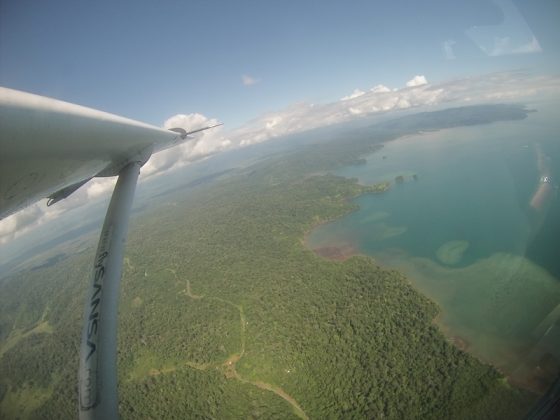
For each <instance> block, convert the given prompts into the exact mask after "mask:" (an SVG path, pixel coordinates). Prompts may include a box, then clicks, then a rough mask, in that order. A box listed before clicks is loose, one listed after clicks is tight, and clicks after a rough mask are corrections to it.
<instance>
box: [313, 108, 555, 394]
mask: <svg viewBox="0 0 560 420" xmlns="http://www.w3.org/2000/svg"><path fill="white" fill-rule="evenodd" d="M553 116H554V113H553V111H552V110H551V111H550V113H549V114H547V113H546V112H541V113H539V112H537V113H532V114H530V115H529V118H528V119H526V120H524V121H515V122H500V123H494V124H490V125H484V126H476V127H461V128H454V129H447V130H441V131H437V132H428V133H422V134H418V135H413V136H408V137H404V138H400V139H397V140H395V141H392V142H389V143H387V144H385V145H384V147H383V148H382V149H381V150H380V151H378V152H376V153H374V154H372V155H370V156H368V157H367V163H366V164H364V165H356V166H350V167H346V168H343V169H341V170H339V171H337V172H336V173H337V174H338V175H341V176H345V177H349V178H357V179H358V180H359V182H360V183H363V184H373V183H376V182H382V181H391V182H392V188H391V189H390V190H389V191H387V192H385V193H383V194H377V195H375V194H371V195H365V196H361V197H359V198H357V199H356V200H355V201H356V203H357V204H359V210H357V211H355V212H353V213H350V214H348V215H346V216H344V217H342V218H340V219H338V220H335V221H333V222H331V223H328V224H325V225H323V226H320V227H319V228H317V229H316V230H314V231H313V232H312V233H311V235H310V236H309V238H308V245H309V246H310V247H311V248H313V249H318V248H322V247H333V246H334V247H337V246H338V247H341V248H345V249H348V246H349V245H350V247H351V248H353V249H357V250H358V251H359V252H361V253H363V254H366V255H370V256H372V257H373V258H374V259H376V260H377V261H379V262H380V263H382V264H384V265H389V266H391V267H395V268H397V269H399V270H401V271H404V272H405V273H406V274H407V275H408V277H409V279H410V280H411V282H412V284H413V285H414V286H415V287H417V288H418V289H419V290H420V291H421V292H422V293H424V294H425V295H427V296H428V297H430V298H431V299H432V300H434V301H435V302H436V303H437V304H438V305H439V306H440V308H441V315H440V317H439V318H438V324H439V325H440V327H441V328H442V331H443V332H444V333H445V334H446V335H447V336H448V337H449V338H450V340H451V341H454V342H461V343H463V344H462V347H463V348H464V349H467V350H468V351H470V352H472V353H473V354H475V355H476V356H477V357H479V358H480V359H482V360H484V361H487V362H490V363H492V364H494V365H496V366H498V367H499V368H500V369H502V371H503V372H505V373H506V374H507V375H508V376H509V377H510V379H512V380H513V381H516V382H518V383H520V384H522V385H523V386H526V387H528V388H530V389H534V390H541V391H542V389H543V388H542V386H543V384H544V383H547V381H550V380H551V378H552V377H553V375H554V374H555V372H545V373H543V370H542V369H540V368H537V366H539V363H540V360H541V359H542V358H543V357H545V356H546V357H552V358H554V359H556V360H557V361H558V362H559V363H560V343H556V342H552V341H551V338H550V337H552V335H553V334H549V333H550V331H551V328H552V327H553V326H554V325H555V323H557V324H558V326H560V323H558V319H559V318H560V282H559V281H558V279H557V273H558V272H560V267H559V266H558V264H559V263H558V260H559V259H558V250H559V249H560V248H559V247H558V245H559V242H560V241H559V239H560V235H555V234H550V232H555V229H558V231H560V229H559V227H560V220H559V216H560V212H559V211H558V209H559V208H560V205H559V200H558V197H557V193H556V192H555V190H554V188H552V186H550V190H549V191H548V195H547V199H546V200H545V201H544V205H542V206H540V207H538V208H537V209H535V208H533V207H534V206H533V207H532V206H531V205H530V203H531V200H533V199H534V195H535V193H536V191H538V188H539V185H541V184H539V180H540V178H541V176H542V174H543V173H544V172H543V167H545V168H546V171H547V173H548V174H551V175H552V179H557V175H556V174H560V171H559V170H558V169H559V167H560V149H559V147H558V143H559V142H558V141H557V137H556V133H558V132H560V125H559V124H558V123H557V122H556V121H555V119H554V118H552V117H553ZM398 176H402V177H403V178H404V182H402V183H399V182H396V181H395V178H396V177H398ZM554 328H560V327H554ZM459 339H460V340H459ZM551 349H554V350H551ZM528 354H531V355H532V356H531V357H528Z"/></svg>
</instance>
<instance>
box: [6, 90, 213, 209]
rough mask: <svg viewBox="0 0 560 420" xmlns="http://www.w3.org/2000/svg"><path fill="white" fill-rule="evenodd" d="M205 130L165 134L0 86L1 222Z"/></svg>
mask: <svg viewBox="0 0 560 420" xmlns="http://www.w3.org/2000/svg"><path fill="white" fill-rule="evenodd" d="M207 128H211V127H204V128H202V129H198V130H194V131H192V132H186V131H185V130H183V129H180V128H178V129H173V130H165V129H162V128H159V127H155V126H152V125H149V124H144V123H142V122H138V121H134V120H131V119H128V118H123V117H119V116H116V115H112V114H109V113H106V112H102V111H97V110H94V109H90V108H86V107H83V106H79V105H74V104H70V103H67V102H63V101H59V100H55V99H51V98H45V97H42V96H38V95H33V94H30V93H25V92H20V91H16V90H12V89H7V88H2V87H0V219H2V218H4V217H6V216H8V215H10V214H12V213H14V212H16V211H17V210H19V209H21V208H23V207H25V206H27V205H29V204H32V203H33V202H35V201H37V200H40V199H42V198H47V197H50V198H51V199H50V200H49V204H53V203H54V202H56V201H58V200H60V199H62V198H65V197H67V196H68V195H69V194H71V193H72V192H73V191H75V190H76V189H77V188H79V187H80V186H81V185H83V184H85V183H86V182H87V181H88V180H90V179H91V178H93V177H95V176H113V175H118V173H119V171H120V170H121V169H122V167H123V166H125V165H126V164H127V163H128V162H130V161H131V160H135V159H136V160H142V161H143V162H142V163H144V162H145V161H146V160H147V159H148V158H149V157H150V155H151V154H152V153H154V152H157V151H160V150H163V149H166V148H168V147H171V146H174V145H176V144H179V143H181V142H182V141H184V140H185V139H186V138H187V135H188V134H191V133H193V132H198V131H202V130H204V129H207Z"/></svg>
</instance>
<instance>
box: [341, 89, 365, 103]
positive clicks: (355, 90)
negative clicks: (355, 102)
mask: <svg viewBox="0 0 560 420" xmlns="http://www.w3.org/2000/svg"><path fill="white" fill-rule="evenodd" d="M364 93H365V92H364V91H363V90H360V89H354V92H352V93H351V94H350V95H348V96H343V97H342V98H340V100H341V101H347V100H348V99H354V98H357V97H358V96H362V95H363V94H364Z"/></svg>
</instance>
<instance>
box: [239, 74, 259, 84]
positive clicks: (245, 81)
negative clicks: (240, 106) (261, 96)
mask: <svg viewBox="0 0 560 420" xmlns="http://www.w3.org/2000/svg"><path fill="white" fill-rule="evenodd" d="M241 82H242V83H243V86H252V85H256V84H257V83H259V82H260V79H256V78H254V77H252V76H249V75H248V74H243V75H242V76H241Z"/></svg>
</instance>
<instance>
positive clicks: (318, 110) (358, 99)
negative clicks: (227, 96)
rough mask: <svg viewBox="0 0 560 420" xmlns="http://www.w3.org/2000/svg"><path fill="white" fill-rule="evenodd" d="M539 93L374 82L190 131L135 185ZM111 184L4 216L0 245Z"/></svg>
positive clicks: (486, 85)
mask: <svg viewBox="0 0 560 420" xmlns="http://www.w3.org/2000/svg"><path fill="white" fill-rule="evenodd" d="M543 92H546V93H554V94H558V93H560V80H559V79H558V78H557V77H552V76H548V77H546V76H531V75H528V74H526V73H522V72H505V73H494V74H489V75H483V76H477V77H470V78H465V79H460V80H454V81H449V82H445V83H439V84H430V83H428V80H427V78H426V77H425V76H424V75H415V76H414V77H413V78H412V79H410V80H409V81H408V82H406V84H405V86H404V87H401V88H395V89H391V88H389V87H387V86H385V85H382V84H377V85H375V86H373V87H372V88H363V89H355V90H354V91H353V92H351V93H349V94H348V95H346V96H343V97H342V98H341V99H340V100H338V101H335V102H331V103H326V104H307V103H296V104H293V105H291V106H289V107H287V108H285V109H283V110H280V111H277V112H271V113H268V114H265V115H262V116H260V117H258V118H255V119H254V120H252V121H249V122H248V123H246V124H244V125H243V126H241V127H239V128H237V129H235V130H230V131H225V130H224V128H223V127H216V128H214V129H212V130H208V131H203V132H200V133H196V134H194V135H193V138H192V139H190V140H189V141H188V142H186V143H184V144H182V145H179V146H176V147H174V148H172V149H168V150H165V151H162V152H160V153H157V154H155V155H154V156H152V157H151V159H150V160H149V161H148V163H146V165H144V167H143V168H142V172H141V177H140V182H142V181H143V180H144V179H146V178H150V177H153V176H157V175H159V174H162V173H165V172H167V171H170V170H173V169H175V168H179V167H182V166H185V165H188V164H189V163H191V162H193V161H196V160H199V159H203V158H206V157H208V156H211V155H213V154H216V153H219V152H222V151H225V150H229V149H233V148H239V147H245V146H248V145H251V144H256V143H261V142H264V141H267V140H270V139H273V138H277V137H281V136H284V135H287V134H293V133H297V132H301V131H305V130H310V129H313V128H318V127H322V126H328V125H332V124H337V123H343V122H348V121H352V120H356V119H359V118H364V117H368V116H373V115H375V114H381V113H387V112H396V111H399V110H404V109H418V110H419V111H420V110H429V109H430V108H433V107H435V106H440V107H441V106H444V105H449V106H460V105H462V104H475V103H485V102H486V103H487V102H503V101H512V100H517V99H520V98H524V97H530V96H532V95H537V94H540V93H543ZM217 122H218V121H217V120H216V119H214V118H209V117H206V116H204V115H202V114H199V113H192V114H177V115H174V116H172V117H170V118H169V119H167V120H166V121H165V122H164V124H163V126H164V127H165V128H171V127H182V128H184V129H185V130H195V129H197V128H201V127H203V126H206V125H212V124H216V123H217ZM114 183H115V178H100V179H98V178H96V179H93V180H92V181H90V182H89V183H88V184H86V185H85V186H84V187H82V188H81V189H79V190H78V191H77V192H75V193H74V194H72V195H71V196H70V197H69V198H67V199H66V200H63V201H61V202H60V203H57V204H56V205H54V206H52V207H46V206H45V204H44V202H40V203H37V204H34V205H32V206H30V207H28V208H27V209H25V210H23V211H21V212H19V213H16V214H14V215H11V216H9V217H7V218H5V219H4V220H2V221H0V244H2V243H6V242H9V241H10V240H12V239H14V238H16V237H17V236H19V235H23V234H25V233H26V232H28V231H29V230H31V229H33V228H34V227H36V226H39V225H41V224H43V223H46V222H48V221H49V220H52V219H54V218H57V217H59V216H60V215H62V214H64V213H65V212H66V211H68V210H69V209H74V208H78V207H80V206H83V205H85V204H87V203H89V202H92V201H94V200H98V199H100V198H103V197H105V198H106V197H107V196H108V195H109V194H110V192H111V191H112V188H113V185H114Z"/></svg>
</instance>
